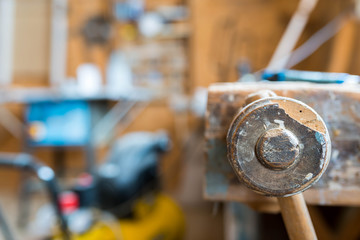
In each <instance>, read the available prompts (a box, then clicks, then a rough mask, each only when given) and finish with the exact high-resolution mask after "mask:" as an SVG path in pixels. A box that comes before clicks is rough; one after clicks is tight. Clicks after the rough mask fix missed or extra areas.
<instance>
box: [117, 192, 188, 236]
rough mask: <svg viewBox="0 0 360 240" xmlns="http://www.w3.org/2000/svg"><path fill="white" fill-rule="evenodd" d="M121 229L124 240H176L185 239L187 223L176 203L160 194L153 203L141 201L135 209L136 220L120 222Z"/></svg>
mask: <svg viewBox="0 0 360 240" xmlns="http://www.w3.org/2000/svg"><path fill="white" fill-rule="evenodd" d="M120 228H121V233H122V236H123V239H124V240H128V239H129V240H130V239H136V240H150V239H162V240H174V239H182V238H183V234H184V229H185V221H184V216H183V213H182V211H181V210H180V208H179V207H178V206H177V205H176V204H175V203H174V201H173V200H172V199H171V198H169V197H167V196H165V195H163V194H158V195H156V196H155V201H154V202H153V203H151V202H150V203H149V202H148V201H146V199H141V200H140V201H139V202H138V203H137V205H136V207H135V218H134V219H131V220H130V219H129V220H122V221H120Z"/></svg>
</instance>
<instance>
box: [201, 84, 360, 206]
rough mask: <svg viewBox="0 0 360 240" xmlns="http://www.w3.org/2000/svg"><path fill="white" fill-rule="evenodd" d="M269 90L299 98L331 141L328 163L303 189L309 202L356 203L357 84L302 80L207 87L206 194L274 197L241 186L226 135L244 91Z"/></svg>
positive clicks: (359, 158)
mask: <svg viewBox="0 0 360 240" xmlns="http://www.w3.org/2000/svg"><path fill="white" fill-rule="evenodd" d="M259 90H272V91H274V92H275V93H276V94H277V95H279V96H284V97H290V98H295V99H298V100H300V101H302V102H304V103H306V104H307V105H309V106H310V107H312V108H313V109H314V110H315V111H316V112H317V113H318V114H319V115H320V116H321V117H322V118H323V120H324V122H325V123H326V126H327V127H328V130H329V133H330V136H331V140H332V155H331V159H330V163H329V167H328V169H327V171H326V172H325V174H324V175H323V176H322V178H321V179H320V180H319V182H317V183H316V184H315V185H314V186H313V187H312V188H310V189H309V190H308V191H306V192H305V194H304V196H305V199H306V201H307V202H308V203H311V204H321V205H360V198H359V197H360V151H359V150H360V87H358V86H356V85H315V84H303V83H301V84H300V83H271V84H269V83H256V84H255V83H247V84H245V83H224V84H215V85H212V86H211V87H210V88H209V95H208V111H207V117H206V133H205V135H206V139H207V149H206V153H207V161H206V170H205V171H206V172H205V185H204V195H205V197H206V198H207V199H210V200H232V201H233V200H235V201H241V202H263V201H274V199H272V198H265V197H262V196H260V195H257V194H255V193H253V192H251V191H250V190H248V189H247V188H245V187H244V186H243V185H242V184H240V182H239V181H238V179H237V177H236V175H235V173H234V171H233V170H232V168H231V166H230V164H229V162H228V161H227V157H226V152H227V151H226V135H227V131H228V129H229V126H230V124H231V122H232V120H233V118H234V116H235V115H236V114H237V113H238V112H239V110H240V109H241V108H242V107H243V106H244V105H245V98H246V96H247V95H249V94H251V93H254V92H256V91H259Z"/></svg>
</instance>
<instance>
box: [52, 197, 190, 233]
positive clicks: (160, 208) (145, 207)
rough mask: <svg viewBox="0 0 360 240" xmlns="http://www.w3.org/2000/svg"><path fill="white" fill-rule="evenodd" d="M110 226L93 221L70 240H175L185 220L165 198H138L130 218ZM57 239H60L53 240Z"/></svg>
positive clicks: (183, 227) (182, 231)
mask: <svg viewBox="0 0 360 240" xmlns="http://www.w3.org/2000/svg"><path fill="white" fill-rule="evenodd" d="M116 225H117V226H115V224H114V223H112V224H111V223H106V222H102V221H100V222H97V223H96V224H94V226H92V227H91V228H90V230H89V231H87V232H86V233H84V234H81V235H76V236H73V237H72V239H73V240H157V239H161V240H178V239H182V238H183V234H184V229H185V221H184V216H183V213H182V211H181V209H180V208H179V207H178V206H177V204H176V203H175V202H174V201H173V200H172V199H171V198H170V197H168V196H166V195H164V194H157V195H155V196H154V197H153V198H142V199H140V200H139V201H138V202H137V203H136V205H135V209H134V218H132V219H126V220H120V221H119V222H118V224H116ZM55 239H61V238H55Z"/></svg>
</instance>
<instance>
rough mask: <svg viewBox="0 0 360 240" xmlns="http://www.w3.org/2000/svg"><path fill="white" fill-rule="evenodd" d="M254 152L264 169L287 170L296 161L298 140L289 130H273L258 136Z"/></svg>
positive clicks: (298, 149) (298, 151)
mask: <svg viewBox="0 0 360 240" xmlns="http://www.w3.org/2000/svg"><path fill="white" fill-rule="evenodd" d="M255 152H256V156H257V159H258V160H259V161H260V162H261V163H262V164H263V165H264V166H265V167H267V168H269V169H272V170H283V169H287V168H289V167H290V166H292V165H293V164H294V163H295V162H296V160H297V159H298V156H299V153H300V147H299V140H298V139H297V138H296V136H295V135H294V134H293V133H292V132H290V131H289V130H286V129H284V128H273V129H270V130H267V131H266V132H265V133H263V134H262V135H261V136H260V138H259V139H258V141H257V144H256V147H255Z"/></svg>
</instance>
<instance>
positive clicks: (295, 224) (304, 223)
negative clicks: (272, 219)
mask: <svg viewBox="0 0 360 240" xmlns="http://www.w3.org/2000/svg"><path fill="white" fill-rule="evenodd" d="M278 201H279V204H280V208H281V215H282V217H283V219H284V223H285V226H286V230H287V232H288V235H289V237H290V239H291V240H315V239H317V237H316V233H315V229H314V226H313V224H312V221H311V218H310V215H309V211H308V209H307V207H306V203H305V200H304V197H303V195H302V194H301V193H300V194H296V195H294V196H291V197H279V198H278Z"/></svg>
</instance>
